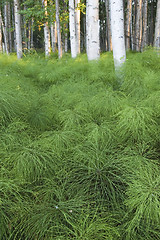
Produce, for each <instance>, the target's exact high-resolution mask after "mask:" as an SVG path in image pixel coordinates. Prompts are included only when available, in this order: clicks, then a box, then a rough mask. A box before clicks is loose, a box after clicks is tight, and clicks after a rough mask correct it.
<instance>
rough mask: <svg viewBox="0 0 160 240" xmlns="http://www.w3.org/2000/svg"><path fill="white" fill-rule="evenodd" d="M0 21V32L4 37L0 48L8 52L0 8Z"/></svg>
mask: <svg viewBox="0 0 160 240" xmlns="http://www.w3.org/2000/svg"><path fill="white" fill-rule="evenodd" d="M0 22H1V26H2V32H3V37H4V48H3V44H2V48H3V49H4V50H5V51H6V53H7V54H9V51H8V46H7V37H6V31H5V27H4V23H3V20H2V13H1V9H0Z"/></svg>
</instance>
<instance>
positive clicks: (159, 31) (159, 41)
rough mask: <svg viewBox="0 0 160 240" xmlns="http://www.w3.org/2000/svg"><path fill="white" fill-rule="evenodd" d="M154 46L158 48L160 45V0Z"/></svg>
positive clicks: (159, 1)
mask: <svg viewBox="0 0 160 240" xmlns="http://www.w3.org/2000/svg"><path fill="white" fill-rule="evenodd" d="M154 47H156V48H159V47H160V0H158V2H157V12H156V23H155V35H154Z"/></svg>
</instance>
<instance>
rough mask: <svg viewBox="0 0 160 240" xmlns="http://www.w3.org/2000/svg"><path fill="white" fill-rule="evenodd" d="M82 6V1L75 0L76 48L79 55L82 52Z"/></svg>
mask: <svg viewBox="0 0 160 240" xmlns="http://www.w3.org/2000/svg"><path fill="white" fill-rule="evenodd" d="M79 4H80V0H75V27H76V45H77V46H76V48H77V54H79V53H80V52H81V51H80V16H81V15H80V9H79V8H78V7H79Z"/></svg>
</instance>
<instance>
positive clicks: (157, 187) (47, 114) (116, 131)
mask: <svg viewBox="0 0 160 240" xmlns="http://www.w3.org/2000/svg"><path fill="white" fill-rule="evenodd" d="M159 66H160V58H159V57H158V56H157V55H156V54H155V53H154V52H153V51H152V50H147V51H145V52H144V53H136V54H133V53H129V54H128V60H127V61H126V65H125V67H124V79H123V82H122V84H121V85H119V84H117V82H116V78H115V74H114V64H113V60H112V54H111V53H106V54H104V55H102V57H101V60H100V61H99V62H97V63H95V62H88V61H87V58H86V56H85V55H81V56H79V57H78V58H77V59H76V60H73V59H70V57H68V56H67V55H66V56H64V58H63V59H62V60H60V61H59V60H57V59H56V57H54V56H52V57H51V58H50V59H49V60H45V59H43V58H41V57H39V56H38V55H36V54H35V55H33V56H28V57H26V58H24V59H23V60H20V61H16V57H14V56H10V57H7V56H4V55H3V56H2V55H1V56H0V84H1V90H0V240H6V239H9V240H20V239H23V240H52V239H56V240H67V239H68V240H69V239H74V240H94V239H95V240H103V239H107V240H130V239H131V240H142V239H143V240H144V239H145V240H153V239H154V240H156V239H160V226H159V222H160V174H159V172H160V162H159V160H160V140H159V134H160V68H159Z"/></svg>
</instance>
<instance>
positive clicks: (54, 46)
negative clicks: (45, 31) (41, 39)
mask: <svg viewBox="0 0 160 240" xmlns="http://www.w3.org/2000/svg"><path fill="white" fill-rule="evenodd" d="M51 38H52V52H55V51H56V49H57V23H56V21H55V22H54V24H51Z"/></svg>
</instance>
